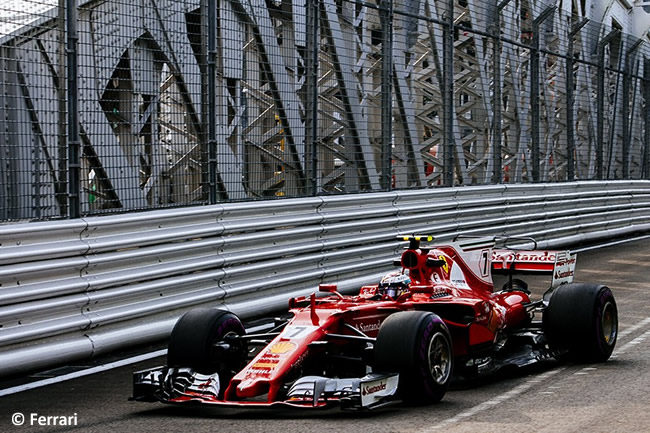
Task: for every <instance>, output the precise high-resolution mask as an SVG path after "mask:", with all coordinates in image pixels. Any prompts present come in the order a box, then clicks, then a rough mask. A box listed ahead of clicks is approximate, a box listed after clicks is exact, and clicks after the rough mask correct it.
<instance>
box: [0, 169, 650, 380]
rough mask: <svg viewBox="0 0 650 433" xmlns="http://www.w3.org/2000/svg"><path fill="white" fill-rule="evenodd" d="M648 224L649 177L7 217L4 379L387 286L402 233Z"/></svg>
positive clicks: (602, 233)
mask: <svg viewBox="0 0 650 433" xmlns="http://www.w3.org/2000/svg"><path fill="white" fill-rule="evenodd" d="M646 231H650V182H648V181H613V182H612V181H610V182H575V183H558V184H532V185H531V184H527V185H524V184H522V185H496V186H488V187H459V188H445V189H430V190H415V191H393V192H386V193H373V194H360V195H347V196H325V197H311V198H301V199H287V200H277V201H264V202H244V203H228V204H222V205H214V206H205V207H194V208H182V209H170V210H160V211H152V212H146V213H131V214H124V215H112V216H107V217H94V218H85V219H80V220H70V221H54V222H48V223H46V222H39V223H33V224H25V223H23V224H16V225H5V226H0V234H1V236H0V375H7V374H10V373H15V372H20V371H25V370H29V369H37V368H45V367H48V366H52V365H55V364H57V363H61V362H66V361H71V360H74V359H80V358H84V357H89V356H92V355H98V354H102V353H106V352H109V351H112V350H115V349H118V348H121V347H124V346H128V345H134V344H138V343H144V342H150V341H153V340H156V339H163V338H165V337H166V336H168V334H169V332H170V331H171V328H172V326H173V324H174V322H175V320H176V318H177V317H178V316H179V315H180V314H182V312H184V311H185V310H187V309H189V308H192V307H195V306H198V305H221V306H222V307H224V308H228V309H230V310H232V311H234V312H236V313H237V314H239V315H240V316H242V317H243V318H253V317H257V316H263V315H268V314H270V313H272V312H275V311H278V310H281V309H282V308H283V307H285V306H286V303H287V300H288V298H289V297H291V296H297V295H306V294H309V293H311V292H313V291H315V290H317V285H318V284H319V283H321V282H332V283H338V285H339V288H340V289H341V290H342V291H351V290H354V289H355V288H358V287H359V286H360V285H362V284H364V283H368V282H372V281H376V280H377V279H378V277H379V276H381V275H382V274H384V273H385V272H386V271H387V270H388V269H390V267H391V262H392V259H393V258H395V257H396V256H397V255H398V254H399V252H400V248H401V246H402V245H401V243H400V242H398V241H397V240H396V239H395V235H397V234H398V233H411V232H427V233H431V234H434V235H435V237H436V238H437V239H439V240H449V239H451V238H452V237H454V236H456V235H457V234H461V233H462V234H473V235H520V236H532V237H535V238H536V239H537V240H538V241H539V246H540V248H553V247H559V246H565V245H571V244H575V243H577V242H583V241H592V240H602V239H611V238H620V237H623V236H631V235H632V234H634V233H636V232H646Z"/></svg>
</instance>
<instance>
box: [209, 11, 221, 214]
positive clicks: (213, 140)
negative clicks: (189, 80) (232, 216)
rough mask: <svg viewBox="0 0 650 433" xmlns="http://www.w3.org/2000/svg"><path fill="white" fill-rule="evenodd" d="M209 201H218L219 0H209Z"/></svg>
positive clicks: (211, 202)
mask: <svg viewBox="0 0 650 433" xmlns="http://www.w3.org/2000/svg"><path fill="white" fill-rule="evenodd" d="M207 9H208V14H207V15H208V28H207V31H208V53H207V54H208V56H207V87H208V89H207V90H208V94H207V98H208V99H207V105H208V107H207V108H208V117H207V123H208V124H207V130H208V137H207V139H208V183H209V189H208V196H209V197H208V202H209V203H210V204H215V203H217V193H218V192H217V93H216V92H217V29H216V26H217V1H216V0H207Z"/></svg>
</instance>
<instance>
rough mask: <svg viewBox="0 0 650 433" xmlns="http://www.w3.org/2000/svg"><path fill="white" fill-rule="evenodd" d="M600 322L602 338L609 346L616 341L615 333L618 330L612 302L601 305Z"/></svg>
mask: <svg viewBox="0 0 650 433" xmlns="http://www.w3.org/2000/svg"><path fill="white" fill-rule="evenodd" d="M600 323H601V324H602V327H601V329H602V332H603V340H605V343H607V345H608V346H611V345H612V344H614V342H615V341H616V333H617V331H618V320H617V317H616V307H615V306H614V304H613V303H612V302H607V303H606V304H605V306H604V307H603V312H602V314H601V317H600Z"/></svg>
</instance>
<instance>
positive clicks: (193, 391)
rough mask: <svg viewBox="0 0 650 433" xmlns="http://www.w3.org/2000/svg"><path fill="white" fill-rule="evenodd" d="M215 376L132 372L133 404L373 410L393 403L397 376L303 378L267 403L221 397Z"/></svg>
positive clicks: (188, 372)
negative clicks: (280, 397) (282, 395)
mask: <svg viewBox="0 0 650 433" xmlns="http://www.w3.org/2000/svg"><path fill="white" fill-rule="evenodd" d="M219 383H220V381H219V376H218V374H216V373H215V374H212V375H205V374H200V373H197V372H195V371H193V370H192V369H190V368H167V367H157V368H154V369H151V370H142V371H137V372H135V373H133V397H131V400H135V401H149V402H155V401H159V402H163V403H172V404H174V403H176V404H183V403H185V404H187V403H194V404H206V405H214V406H230V407H247V408H250V407H273V406H285V407H292V408H300V409H305V408H311V409H314V408H329V407H332V406H340V407H341V408H342V409H351V410H364V409H376V408H379V407H383V406H386V405H389V404H393V403H396V402H397V401H398V400H397V398H396V394H397V386H398V383H399V375H398V374H388V375H387V374H376V373H371V374H368V375H366V376H364V377H362V378H345V379H338V378H327V377H321V376H305V377H302V378H300V379H298V380H296V381H295V382H294V383H293V384H292V385H291V387H289V389H288V391H287V392H286V397H285V398H284V399H282V400H276V401H268V400H266V399H265V397H266V396H260V397H258V398H257V399H249V400H224V399H222V398H220V395H221V394H222V393H220V391H221V390H220V386H219Z"/></svg>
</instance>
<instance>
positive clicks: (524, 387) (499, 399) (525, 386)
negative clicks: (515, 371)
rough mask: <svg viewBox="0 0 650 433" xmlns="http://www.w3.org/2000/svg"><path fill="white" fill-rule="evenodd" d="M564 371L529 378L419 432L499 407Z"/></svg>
mask: <svg viewBox="0 0 650 433" xmlns="http://www.w3.org/2000/svg"><path fill="white" fill-rule="evenodd" d="M564 369H566V367H559V368H555V369H553V370H551V371H547V372H545V373H542V374H540V375H537V376H533V378H531V379H530V380H527V381H526V382H525V383H522V384H521V385H518V386H516V387H514V388H512V389H511V390H510V391H508V392H505V393H503V394H499V395H497V396H496V397H494V398H492V399H490V400H488V401H484V402H483V403H480V404H478V405H476V406H474V407H472V408H469V409H467V410H466V411H464V412H461V413H459V414H458V415H456V416H454V417H451V418H447V419H446V420H444V421H441V422H439V423H438V424H435V425H433V426H431V427H429V428H428V429H425V430H421V432H430V431H434V430H440V429H442V428H444V427H447V426H449V425H451V424H455V423H457V422H460V421H463V420H464V419H467V418H469V417H471V416H473V415H476V414H477V413H479V412H483V411H485V410H488V409H491V408H493V407H494V406H497V405H500V404H501V403H503V402H504V401H506V400H510V399H512V398H514V397H517V396H519V395H521V394H523V393H524V392H526V391H528V390H529V389H530V388H532V387H534V386H535V385H538V384H539V383H542V382H543V381H545V380H547V379H548V378H550V377H551V376H554V375H556V374H558V373H560V372H561V371H563V370H564Z"/></svg>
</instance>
